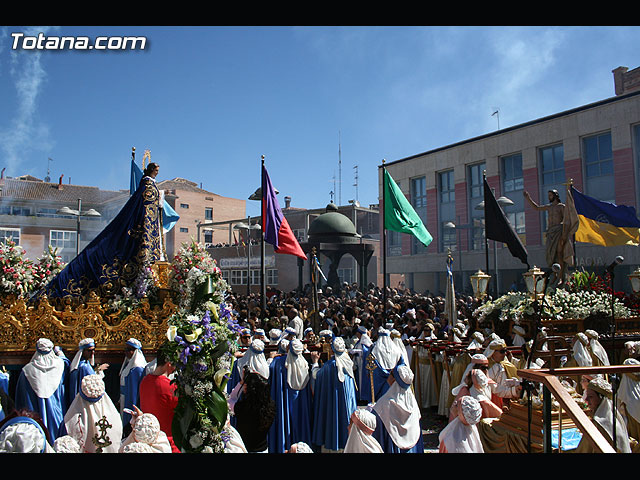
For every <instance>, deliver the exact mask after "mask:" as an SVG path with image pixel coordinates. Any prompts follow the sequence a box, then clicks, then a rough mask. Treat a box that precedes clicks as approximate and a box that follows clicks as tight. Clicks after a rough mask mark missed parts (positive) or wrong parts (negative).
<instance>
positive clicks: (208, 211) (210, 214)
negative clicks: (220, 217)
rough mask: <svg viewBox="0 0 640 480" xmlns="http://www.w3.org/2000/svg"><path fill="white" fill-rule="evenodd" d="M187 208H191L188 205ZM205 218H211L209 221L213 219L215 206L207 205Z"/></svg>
mask: <svg viewBox="0 0 640 480" xmlns="http://www.w3.org/2000/svg"><path fill="white" fill-rule="evenodd" d="M187 208H189V206H188V205H187ZM204 219H205V220H209V221H212V220H213V208H211V207H205V209H204Z"/></svg>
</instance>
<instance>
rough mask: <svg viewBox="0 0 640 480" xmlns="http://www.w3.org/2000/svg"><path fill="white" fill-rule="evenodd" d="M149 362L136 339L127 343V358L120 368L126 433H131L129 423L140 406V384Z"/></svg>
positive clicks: (123, 423)
mask: <svg viewBox="0 0 640 480" xmlns="http://www.w3.org/2000/svg"><path fill="white" fill-rule="evenodd" d="M147 364H148V362H147V360H146V359H145V358H144V354H143V353H142V344H141V343H140V341H139V340H136V339H135V338H130V339H129V340H127V341H126V343H125V358H124V361H123V363H122V367H120V414H121V415H122V425H124V426H125V432H129V431H130V427H129V422H130V421H131V414H130V413H128V411H130V410H132V409H133V407H134V405H140V382H141V381H142V378H143V377H144V375H145V368H146V366H147Z"/></svg>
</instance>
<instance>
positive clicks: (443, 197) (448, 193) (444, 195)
mask: <svg viewBox="0 0 640 480" xmlns="http://www.w3.org/2000/svg"><path fill="white" fill-rule="evenodd" d="M439 177H440V203H453V202H455V201H456V192H455V185H454V184H453V170H449V171H448V172H442V173H440V174H439Z"/></svg>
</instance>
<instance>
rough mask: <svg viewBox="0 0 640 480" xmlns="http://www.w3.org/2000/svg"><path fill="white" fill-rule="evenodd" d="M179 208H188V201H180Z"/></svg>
mask: <svg viewBox="0 0 640 480" xmlns="http://www.w3.org/2000/svg"><path fill="white" fill-rule="evenodd" d="M180 208H189V204H188V203H181V204H180Z"/></svg>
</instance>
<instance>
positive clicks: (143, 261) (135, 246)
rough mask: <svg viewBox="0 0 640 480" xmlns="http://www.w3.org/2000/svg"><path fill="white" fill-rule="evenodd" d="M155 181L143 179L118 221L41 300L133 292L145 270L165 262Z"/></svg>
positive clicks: (84, 252)
mask: <svg viewBox="0 0 640 480" xmlns="http://www.w3.org/2000/svg"><path fill="white" fill-rule="evenodd" d="M159 199H160V192H159V191H158V187H157V186H156V184H155V181H154V180H153V179H152V178H150V177H143V178H142V180H141V181H140V185H139V187H138V189H137V190H136V192H135V193H134V194H133V195H131V197H129V200H128V201H127V203H125V205H124V206H123V207H122V210H120V212H119V213H118V215H116V217H115V218H114V219H113V220H112V221H111V223H109V225H107V226H106V227H105V228H104V230H102V232H100V233H99V234H98V235H97V236H96V237H95V238H94V239H93V241H92V242H91V243H89V245H87V246H86V247H85V248H84V250H82V251H81V252H80V254H79V255H78V256H77V257H75V258H74V259H73V260H72V261H71V262H69V264H68V265H67V266H66V267H65V268H64V269H63V270H62V271H61V272H60V273H59V274H58V275H56V276H55V277H54V278H53V279H52V280H51V282H49V284H48V285H47V286H45V287H44V288H43V289H42V290H41V291H40V292H38V293H37V294H36V297H39V296H41V295H42V294H46V295H47V296H48V297H52V298H55V297H66V296H69V295H70V296H74V297H83V296H86V295H87V294H89V293H90V292H91V291H96V293H97V294H98V295H99V296H101V297H102V298H108V297H112V296H114V295H116V294H121V293H122V288H123V287H131V286H132V285H133V284H134V282H135V280H136V278H137V277H138V275H139V274H140V273H141V272H142V269H143V268H144V267H146V266H150V265H151V264H152V263H154V262H155V261H157V260H159V259H160V258H161V253H162V221H161V216H162V212H161V209H160V208H159Z"/></svg>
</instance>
